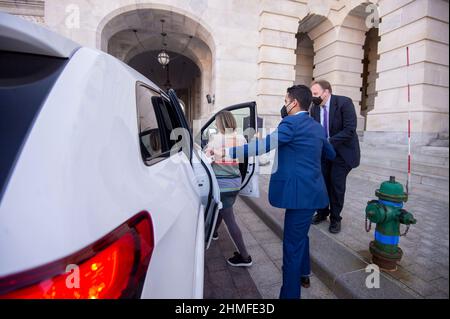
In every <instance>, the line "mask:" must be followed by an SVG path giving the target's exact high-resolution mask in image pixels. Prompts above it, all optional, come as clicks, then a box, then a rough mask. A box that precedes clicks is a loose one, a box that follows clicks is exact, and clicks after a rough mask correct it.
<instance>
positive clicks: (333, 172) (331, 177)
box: [318, 155, 351, 221]
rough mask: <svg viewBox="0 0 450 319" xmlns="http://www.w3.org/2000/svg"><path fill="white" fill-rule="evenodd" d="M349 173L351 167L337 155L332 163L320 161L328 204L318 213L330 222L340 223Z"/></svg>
mask: <svg viewBox="0 0 450 319" xmlns="http://www.w3.org/2000/svg"><path fill="white" fill-rule="evenodd" d="M350 171H351V167H350V166H349V165H347V164H346V163H345V161H344V159H343V158H342V157H341V156H339V155H337V156H336V158H335V159H334V160H333V161H329V160H325V159H322V174H323V177H324V179H325V183H326V185H327V191H328V197H329V199H330V204H329V206H328V207H324V208H323V209H319V210H318V213H319V214H321V215H322V216H328V215H329V216H330V220H331V221H341V219H342V217H341V211H342V208H343V207H344V198H345V185H346V183H347V175H348V173H350Z"/></svg>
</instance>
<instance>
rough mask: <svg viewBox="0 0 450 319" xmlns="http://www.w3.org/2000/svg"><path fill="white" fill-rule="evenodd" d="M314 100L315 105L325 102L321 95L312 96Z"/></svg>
mask: <svg viewBox="0 0 450 319" xmlns="http://www.w3.org/2000/svg"><path fill="white" fill-rule="evenodd" d="M312 102H313V103H314V105H320V104H322V102H323V99H322V98H321V97H320V96H314V97H313V98H312Z"/></svg>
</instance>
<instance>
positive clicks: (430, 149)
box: [421, 146, 449, 158]
mask: <svg viewBox="0 0 450 319" xmlns="http://www.w3.org/2000/svg"><path fill="white" fill-rule="evenodd" d="M421 153H422V154H424V155H431V156H439V157H445V158H448V157H449V151H448V147H439V146H422V147H421Z"/></svg>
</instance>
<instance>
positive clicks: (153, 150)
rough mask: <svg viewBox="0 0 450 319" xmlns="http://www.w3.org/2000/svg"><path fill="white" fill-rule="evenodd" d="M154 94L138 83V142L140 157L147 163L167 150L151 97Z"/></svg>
mask: <svg viewBox="0 0 450 319" xmlns="http://www.w3.org/2000/svg"><path fill="white" fill-rule="evenodd" d="M155 96H156V94H155V93H154V92H152V91H151V90H150V89H148V88H146V87H144V86H141V85H138V86H137V90H136V105H137V116H138V129H139V144H140V149H141V155H142V159H143V160H144V162H145V163H146V164H147V165H150V164H151V161H153V160H155V159H157V158H158V157H160V156H161V155H162V154H163V153H165V152H167V151H168V146H167V145H166V142H165V140H164V139H163V136H162V134H161V133H162V132H161V128H160V126H159V124H158V119H157V115H156V112H155V106H154V105H153V103H152V98H153V97H155Z"/></svg>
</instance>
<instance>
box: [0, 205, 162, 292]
mask: <svg viewBox="0 0 450 319" xmlns="http://www.w3.org/2000/svg"><path fill="white" fill-rule="evenodd" d="M153 248H154V237H153V225H152V221H151V218H150V215H149V214H148V213H147V212H141V213H139V214H137V215H136V216H134V217H133V218H131V219H130V220H129V221H127V222H125V223H124V224H122V225H121V226H119V227H118V228H116V229H115V230H114V231H112V232H111V233H109V234H108V235H106V236H104V237H103V238H101V239H100V240H98V241H97V242H95V243H94V244H92V245H90V246H88V247H86V248H84V249H82V250H80V251H78V252H76V253H75V254H73V255H71V256H68V257H65V258H62V259H60V260H58V261H55V262H52V263H50V264H48V265H45V266H41V267H38V268H35V269H31V270H28V271H25V272H22V273H18V274H14V275H11V276H8V277H5V278H0V299H2V298H3V299H13V298H19V299H42V298H44V299H99V298H101V299H116V298H133V297H140V294H141V292H142V285H143V282H144V280H145V275H146V273H147V268H148V265H149V263H150V258H151V255H152V252H153ZM68 265H74V266H75V267H73V266H71V268H70V271H68V272H66V271H67V269H68V268H67V266H68ZM74 268H75V271H72V270H73V269H74ZM77 273H78V275H79V276H78V277H76V276H77ZM77 278H79V281H77ZM78 283H79V284H78Z"/></svg>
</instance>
